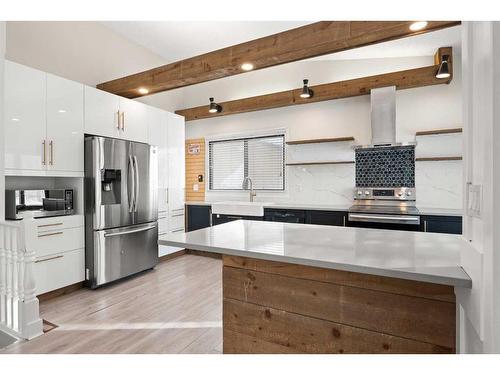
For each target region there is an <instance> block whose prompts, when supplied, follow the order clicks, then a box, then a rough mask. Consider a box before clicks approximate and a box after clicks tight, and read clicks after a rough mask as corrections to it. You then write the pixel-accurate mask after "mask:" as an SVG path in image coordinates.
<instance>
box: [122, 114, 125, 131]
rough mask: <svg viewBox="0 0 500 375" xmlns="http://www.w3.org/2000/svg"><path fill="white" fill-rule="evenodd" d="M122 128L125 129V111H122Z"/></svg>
mask: <svg viewBox="0 0 500 375" xmlns="http://www.w3.org/2000/svg"><path fill="white" fill-rule="evenodd" d="M122 130H123V131H125V112H122Z"/></svg>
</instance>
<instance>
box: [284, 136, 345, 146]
mask: <svg viewBox="0 0 500 375" xmlns="http://www.w3.org/2000/svg"><path fill="white" fill-rule="evenodd" d="M352 141H354V137H337V138H319V139H299V140H297V141H288V142H286V144H287V145H306V144H310V143H327V142H352Z"/></svg>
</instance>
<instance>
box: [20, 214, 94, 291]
mask: <svg viewBox="0 0 500 375" xmlns="http://www.w3.org/2000/svg"><path fill="white" fill-rule="evenodd" d="M24 220H26V221H25V243H26V250H27V251H29V252H34V253H35V265H34V275H35V285H36V294H37V295H39V294H43V293H47V292H50V291H52V290H55V289H59V288H63V287H65V286H68V285H71V284H75V283H78V282H81V281H83V280H84V279H85V242H84V236H85V234H84V217H83V215H73V216H61V217H53V218H46V219H24Z"/></svg>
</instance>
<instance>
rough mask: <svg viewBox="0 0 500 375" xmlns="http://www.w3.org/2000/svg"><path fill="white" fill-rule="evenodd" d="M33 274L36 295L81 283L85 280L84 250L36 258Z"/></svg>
mask: <svg viewBox="0 0 500 375" xmlns="http://www.w3.org/2000/svg"><path fill="white" fill-rule="evenodd" d="M33 273H34V277H35V283H36V294H37V295H39V294H43V293H47V292H50V291H51V290H54V289H58V288H62V287H65V286H68V285H71V284H75V283H78V282H81V281H83V280H84V279H85V250H84V249H77V250H73V251H68V252H64V253H57V254H52V255H50V256H43V257H38V256H37V258H36V260H35V264H34V267H33Z"/></svg>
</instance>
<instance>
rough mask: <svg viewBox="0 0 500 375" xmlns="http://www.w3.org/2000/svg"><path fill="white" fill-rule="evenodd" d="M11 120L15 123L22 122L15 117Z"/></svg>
mask: <svg viewBox="0 0 500 375" xmlns="http://www.w3.org/2000/svg"><path fill="white" fill-rule="evenodd" d="M10 120H11V121H15V122H19V121H20V120H19V119H18V118H15V117H13V118H11V119H10Z"/></svg>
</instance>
